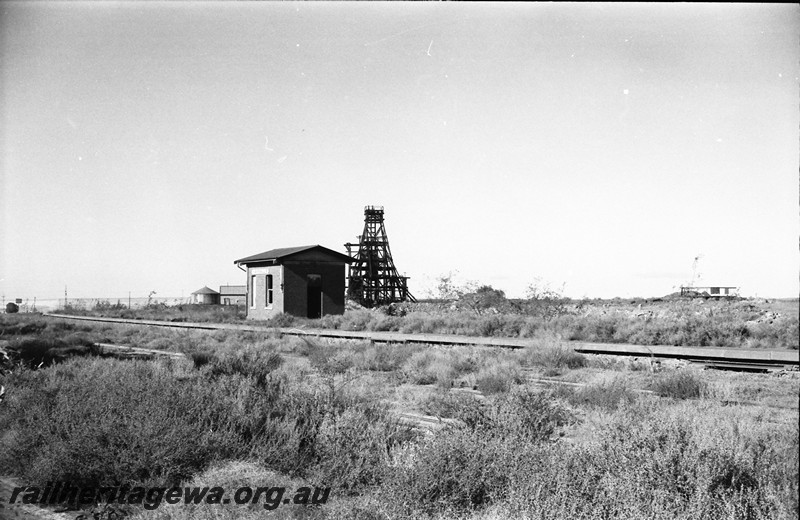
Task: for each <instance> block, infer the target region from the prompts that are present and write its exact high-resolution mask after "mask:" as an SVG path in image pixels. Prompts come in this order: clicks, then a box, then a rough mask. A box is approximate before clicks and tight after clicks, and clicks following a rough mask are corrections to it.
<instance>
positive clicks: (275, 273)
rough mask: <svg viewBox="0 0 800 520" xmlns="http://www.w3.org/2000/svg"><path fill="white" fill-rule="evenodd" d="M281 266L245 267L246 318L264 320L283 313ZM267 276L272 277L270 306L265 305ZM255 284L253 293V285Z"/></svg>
mask: <svg viewBox="0 0 800 520" xmlns="http://www.w3.org/2000/svg"><path fill="white" fill-rule="evenodd" d="M282 272H283V266H280V265H268V266H264V265H261V266H255V265H254V266H247V302H246V305H245V306H246V308H247V318H248V319H251V320H266V319H269V318H271V317H273V316H275V315H276V314H280V313H281V312H284V311H283V302H284V295H283V292H282V291H281V284H282V283H283V279H282ZM267 275H272V304H271V305H269V304H267V300H266V292H267ZM254 283H255V292H254V291H253V284H254Z"/></svg>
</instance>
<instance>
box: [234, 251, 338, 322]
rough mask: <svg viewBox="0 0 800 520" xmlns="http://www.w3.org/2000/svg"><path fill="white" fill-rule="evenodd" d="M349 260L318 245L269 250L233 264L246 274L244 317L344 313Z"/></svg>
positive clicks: (267, 317)
mask: <svg viewBox="0 0 800 520" xmlns="http://www.w3.org/2000/svg"><path fill="white" fill-rule="evenodd" d="M352 261H353V259H352V258H351V257H349V256H347V255H345V254H343V253H339V252H337V251H334V250H332V249H328V248H327V247H323V246H321V245H313V246H299V247H284V248H280V249H271V250H269V251H265V252H263V253H259V254H256V255H252V256H248V257H245V258H241V259H239V260H236V261H234V264H236V266H238V267H239V268H240V269H242V270H243V271H245V272H246V273H247V285H246V289H247V303H246V305H245V307H246V309H247V318H248V319H253V320H266V319H269V318H271V317H273V316H275V315H277V314H280V313H282V312H283V313H286V314H291V315H293V316H299V317H303V318H320V317H322V316H325V315H327V314H344V308H345V305H344V298H345V265H347V264H349V263H350V262H352Z"/></svg>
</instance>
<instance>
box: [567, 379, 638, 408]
mask: <svg viewBox="0 0 800 520" xmlns="http://www.w3.org/2000/svg"><path fill="white" fill-rule="evenodd" d="M567 400H568V401H569V402H570V404H572V405H574V406H586V407H590V408H598V409H601V410H605V411H608V412H613V411H614V410H616V409H617V408H618V407H619V406H620V405H621V404H624V403H632V402H633V401H635V400H636V393H635V392H633V391H632V390H630V389H629V388H628V386H627V385H626V384H625V382H624V381H623V380H622V379H619V378H618V379H614V380H613V381H611V382H606V383H600V384H596V385H588V386H585V387H582V388H580V389H578V390H576V391H574V392H570V393H569V395H568V396H567Z"/></svg>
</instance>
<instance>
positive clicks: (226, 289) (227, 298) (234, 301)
mask: <svg viewBox="0 0 800 520" xmlns="http://www.w3.org/2000/svg"><path fill="white" fill-rule="evenodd" d="M219 302H220V303H221V304H222V305H244V304H245V303H247V286H246V285H220V286H219Z"/></svg>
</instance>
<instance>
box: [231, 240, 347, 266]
mask: <svg viewBox="0 0 800 520" xmlns="http://www.w3.org/2000/svg"><path fill="white" fill-rule="evenodd" d="M312 249H316V250H318V251H322V252H324V253H326V254H328V255H330V256H333V257H335V258H336V259H338V260H341V261H342V262H352V261H353V259H352V258H351V257H349V256H347V255H346V254H344V253H339V252H338V251H334V250H333V249H328V248H327V247H322V246H321V245H319V244H316V245H313V246H298V247H282V248H279V249H270V250H269V251H264V252H263V253H259V254H257V255H252V256H248V257H245V258H240V259H239V260H234V262H233V263H234V264H251V263H256V262H268V261H270V260H283V259H286V258H288V257H290V256H293V255H296V254H298V253H303V252H305V251H310V250H312Z"/></svg>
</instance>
